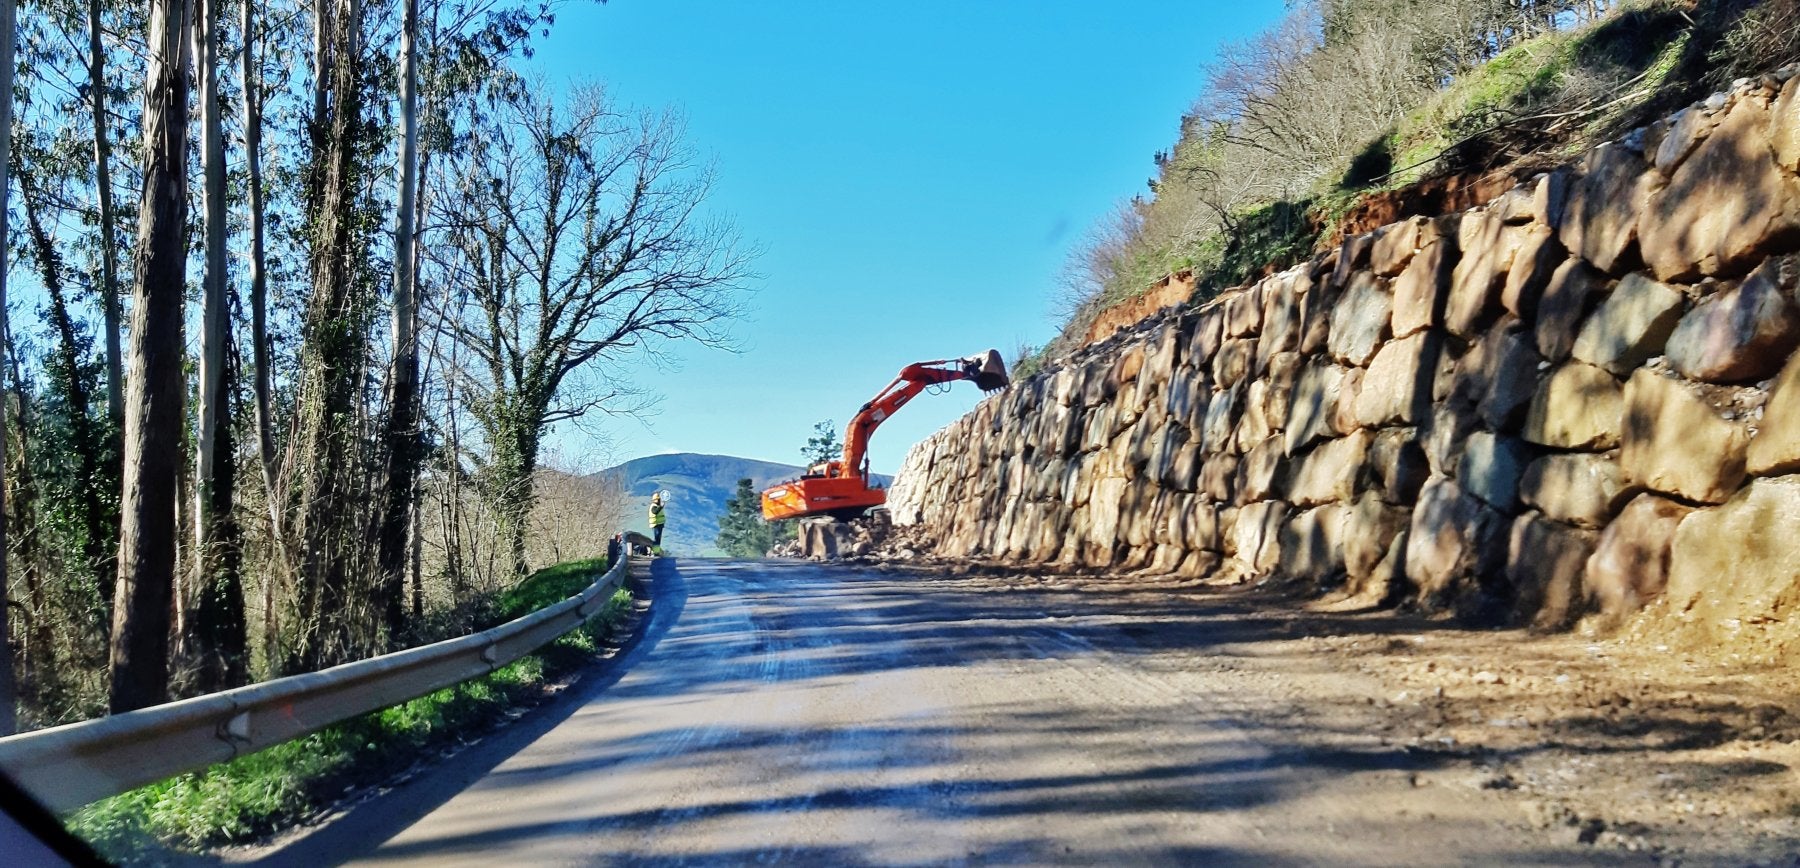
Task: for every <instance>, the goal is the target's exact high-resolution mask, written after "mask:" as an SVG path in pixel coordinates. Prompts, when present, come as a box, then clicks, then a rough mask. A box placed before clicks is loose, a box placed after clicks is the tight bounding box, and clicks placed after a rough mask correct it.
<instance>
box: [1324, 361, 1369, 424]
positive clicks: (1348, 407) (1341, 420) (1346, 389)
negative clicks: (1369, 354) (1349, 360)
mask: <svg viewBox="0 0 1800 868" xmlns="http://www.w3.org/2000/svg"><path fill="white" fill-rule="evenodd" d="M1367 373H1368V371H1366V370H1364V369H1362V368H1349V369H1347V370H1345V371H1344V379H1343V381H1342V382H1340V383H1339V384H1338V403H1337V408H1336V409H1335V410H1334V411H1333V412H1332V414H1331V427H1332V429H1333V430H1336V431H1341V432H1346V433H1347V432H1350V431H1355V430H1356V429H1357V428H1358V427H1360V426H1361V425H1362V423H1361V422H1358V421H1356V397H1357V396H1358V395H1361V394H1362V381H1363V376H1364V375H1365V374H1367Z"/></svg>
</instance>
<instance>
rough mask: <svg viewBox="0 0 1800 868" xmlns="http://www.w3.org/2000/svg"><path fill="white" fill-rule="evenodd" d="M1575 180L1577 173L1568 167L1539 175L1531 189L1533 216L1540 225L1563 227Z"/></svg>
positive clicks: (1554, 227)
mask: <svg viewBox="0 0 1800 868" xmlns="http://www.w3.org/2000/svg"><path fill="white" fill-rule="evenodd" d="M1574 182H1575V173H1574V172H1573V171H1572V170H1570V169H1568V168H1566V167H1565V168H1561V169H1557V170H1556V171H1554V172H1547V173H1545V174H1542V175H1539V176H1538V177H1537V181H1536V186H1535V187H1534V188H1533V189H1532V191H1531V211H1532V218H1533V219H1534V220H1536V221H1537V223H1539V224H1540V225H1543V226H1548V227H1550V228H1551V229H1561V228H1562V220H1563V215H1564V214H1565V213H1566V212H1567V211H1568V204H1569V189H1570V187H1572V186H1573V185H1574Z"/></svg>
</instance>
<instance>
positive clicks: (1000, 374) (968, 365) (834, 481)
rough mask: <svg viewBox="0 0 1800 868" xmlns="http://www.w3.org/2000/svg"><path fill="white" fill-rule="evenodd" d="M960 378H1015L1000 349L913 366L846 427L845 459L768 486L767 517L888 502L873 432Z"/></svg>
mask: <svg viewBox="0 0 1800 868" xmlns="http://www.w3.org/2000/svg"><path fill="white" fill-rule="evenodd" d="M957 380H968V381H970V382H972V383H974V384H975V386H976V388H979V389H980V390H981V391H983V392H993V391H996V390H998V389H1004V388H1006V385H1007V383H1008V382H1009V381H1008V379H1007V376H1006V363H1005V362H1003V361H1001V359H1000V353H999V352H998V351H997V350H988V351H987V352H985V353H976V354H975V355H972V356H964V357H962V358H960V359H938V360H935V361H929V362H915V363H913V364H910V365H907V366H906V367H905V368H902V369H901V370H900V375H899V376H898V377H895V378H894V381H893V382H892V383H889V384H888V386H887V388H885V389H883V390H881V393H880V394H878V395H876V396H875V398H874V400H872V401H870V402H869V403H867V404H864V405H863V406H862V409H861V410H859V411H857V414H856V417H855V418H853V419H851V420H850V424H849V426H847V427H846V429H845V432H844V454H843V457H842V458H835V459H832V460H831V461H827V462H825V463H823V464H815V465H813V466H812V467H809V468H807V470H806V473H805V474H804V475H802V476H801V477H800V478H799V479H796V480H794V481H792V482H784V483H782V484H780V485H777V486H774V487H772V488H769V489H767V490H765V491H763V493H762V514H763V518H765V519H767V520H769V521H778V520H780V519H784V518H805V517H807V516H817V515H828V516H832V517H834V518H838V519H846V520H847V519H852V518H856V517H857V516H860V515H862V514H863V513H864V512H866V511H868V510H869V509H871V508H873V507H877V506H880V505H882V504H884V503H886V502H887V491H886V490H884V489H881V488H878V487H876V486H874V485H871V484H870V475H869V470H868V467H867V466H866V465H865V463H864V460H863V459H864V456H866V455H867V454H868V446H869V435H870V434H872V433H874V431H875V428H876V427H877V426H879V425H880V424H881V423H882V422H885V421H887V419H888V417H890V416H892V415H894V412H895V411H897V410H899V409H900V408H901V407H903V406H905V405H906V402H908V401H910V400H912V399H913V397H914V396H916V395H918V394H919V393H920V392H922V391H924V390H925V389H926V388H928V387H930V386H936V385H940V384H945V383H953V382H955V381H957Z"/></svg>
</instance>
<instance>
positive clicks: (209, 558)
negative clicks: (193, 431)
mask: <svg viewBox="0 0 1800 868" xmlns="http://www.w3.org/2000/svg"><path fill="white" fill-rule="evenodd" d="M218 2H219V0H196V4H195V5H196V9H195V26H194V39H195V42H196V43H197V44H196V46H195V51H194V54H195V56H196V57H197V58H198V59H199V63H200V142H201V148H200V155H201V162H202V163H203V168H204V176H205V198H204V203H205V212H206V213H205V227H206V272H205V276H204V280H203V290H202V304H201V332H200V408H199V425H200V430H199V436H198V438H197V441H198V442H197V444H196V445H197V454H196V456H195V478H194V567H195V570H194V583H193V592H192V595H191V598H190V600H189V601H188V602H189V604H190V609H191V611H192V620H191V623H190V624H189V625H188V631H187V633H186V635H187V637H189V638H190V639H191V641H192V648H191V650H192V651H193V653H194V656H195V658H196V659H195V661H194V662H195V663H196V664H198V667H199V670H198V679H197V682H196V687H197V688H198V689H199V690H200V691H201V692H204V693H210V692H212V691H214V690H218V689H220V688H224V687H233V686H236V685H239V684H242V683H243V682H244V677H245V673H246V669H245V664H244V649H245V637H244V629H245V628H244V585H243V577H242V575H241V570H240V565H241V563H242V550H243V549H242V539H241V537H240V534H239V532H238V525H237V518H236V515H235V514H234V512H233V509H232V501H233V498H234V495H235V489H236V485H237V472H236V471H237V462H236V460H235V455H234V454H233V453H234V450H233V449H232V436H231V434H232V432H231V402H230V395H231V391H232V390H231V389H230V388H228V386H227V383H226V374H227V372H228V371H229V369H230V366H229V364H228V362H227V359H226V355H227V353H228V352H229V351H230V348H231V290H230V284H228V283H227V281H226V276H227V275H226V267H225V263H226V254H227V252H228V251H227V250H226V247H225V131H224V123H223V120H222V118H221V117H220V104H219V20H220V17H221V16H220V15H219V9H218Z"/></svg>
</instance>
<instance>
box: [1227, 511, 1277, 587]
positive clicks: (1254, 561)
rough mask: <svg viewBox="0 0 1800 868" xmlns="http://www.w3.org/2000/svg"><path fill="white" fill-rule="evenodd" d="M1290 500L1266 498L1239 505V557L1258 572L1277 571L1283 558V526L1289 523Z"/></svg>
mask: <svg viewBox="0 0 1800 868" xmlns="http://www.w3.org/2000/svg"><path fill="white" fill-rule="evenodd" d="M1289 511H1290V510H1289V507H1288V505H1287V504H1285V503H1282V502H1281V501H1279V500H1265V501H1263V502H1261V503H1253V504H1250V505H1249V506H1244V507H1239V508H1238V511H1237V513H1238V514H1237V522H1236V524H1234V525H1233V526H1232V536H1233V537H1234V538H1235V539H1234V542H1235V546H1234V548H1235V551H1236V553H1237V559H1238V560H1239V561H1241V562H1243V564H1244V565H1245V566H1246V567H1248V568H1249V569H1250V571H1251V572H1253V573H1255V574H1257V575H1268V574H1269V573H1270V572H1272V571H1274V569H1275V567H1276V565H1277V564H1278V563H1280V559H1281V527H1282V525H1284V524H1286V523H1287V516H1288V512H1289Z"/></svg>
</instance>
